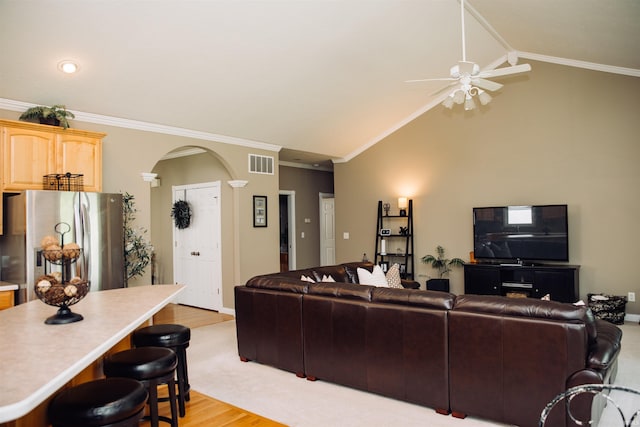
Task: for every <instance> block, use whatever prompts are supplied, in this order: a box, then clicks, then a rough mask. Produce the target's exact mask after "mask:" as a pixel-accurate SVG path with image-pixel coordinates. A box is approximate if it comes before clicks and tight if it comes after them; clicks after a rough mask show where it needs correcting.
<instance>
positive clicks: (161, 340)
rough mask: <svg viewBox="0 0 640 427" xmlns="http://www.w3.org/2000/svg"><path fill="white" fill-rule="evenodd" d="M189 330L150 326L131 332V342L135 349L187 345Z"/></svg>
mask: <svg viewBox="0 0 640 427" xmlns="http://www.w3.org/2000/svg"><path fill="white" fill-rule="evenodd" d="M190 339H191V329H189V328H187V327H186V326H182V325H173V324H166V325H152V326H147V327H145V328H141V329H138V330H136V331H134V332H133V335H132V340H133V344H134V345H135V346H136V347H142V346H157V347H178V346H181V345H189V340H190Z"/></svg>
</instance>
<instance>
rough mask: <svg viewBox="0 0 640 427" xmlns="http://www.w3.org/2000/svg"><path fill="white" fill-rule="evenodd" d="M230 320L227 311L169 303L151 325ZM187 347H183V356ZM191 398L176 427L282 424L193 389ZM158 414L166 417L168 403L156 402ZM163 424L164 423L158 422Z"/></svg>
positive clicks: (268, 426) (275, 426)
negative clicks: (184, 414) (219, 311)
mask: <svg viewBox="0 0 640 427" xmlns="http://www.w3.org/2000/svg"><path fill="white" fill-rule="evenodd" d="M231 319H233V316H230V315H228V314H220V313H217V312H214V311H209V310H202V309H199V308H193V307H188V306H184V305H178V304H169V305H168V306H166V307H165V308H164V309H162V310H161V311H160V312H159V313H158V314H156V315H155V316H154V317H153V322H154V323H155V324H160V323H178V324H180V325H184V326H188V327H189V328H192V329H193V328H197V327H200V326H205V325H212V324H214V323H219V322H224V321H227V320H231ZM188 357H189V350H187V358H188ZM190 394H191V400H190V401H189V402H187V403H186V412H187V414H186V416H185V417H184V418H180V420H179V425H180V427H196V426H197V427H202V426H225V427H226V426H233V427H248V426H251V427H255V426H258V427H278V426H284V424H280V423H277V422H275V421H272V420H270V419H267V418H264V417H261V416H259V415H256V414H253V413H251V412H248V411H245V410H244V409H241V408H237V407H235V406H233V405H229V404H227V403H224V402H221V401H219V400H216V399H213V398H211V397H209V396H206V395H204V394H201V393H198V391H197V390H191V393H190ZM160 415H165V416H169V415H170V411H169V407H168V403H166V402H163V403H160ZM149 424H150V423H149V422H144V423H141V424H140V425H141V426H144V427H147V426H149ZM162 424H165V423H161V425H162Z"/></svg>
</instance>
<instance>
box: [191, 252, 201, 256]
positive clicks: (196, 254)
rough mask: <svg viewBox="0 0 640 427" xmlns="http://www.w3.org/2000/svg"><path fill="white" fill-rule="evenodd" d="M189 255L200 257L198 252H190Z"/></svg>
mask: <svg viewBox="0 0 640 427" xmlns="http://www.w3.org/2000/svg"><path fill="white" fill-rule="evenodd" d="M191 255H193V256H200V252H191Z"/></svg>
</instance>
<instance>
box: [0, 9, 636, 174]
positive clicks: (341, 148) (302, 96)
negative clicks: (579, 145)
mask: <svg viewBox="0 0 640 427" xmlns="http://www.w3.org/2000/svg"><path fill="white" fill-rule="evenodd" d="M467 9H468V10H467V13H466V15H465V16H466V17H465V19H466V41H467V59H468V60H470V61H474V62H476V63H478V64H479V65H480V67H481V68H487V67H495V66H499V65H501V64H503V63H504V61H505V57H506V54H507V52H509V51H517V52H519V56H520V58H521V59H520V63H522V62H526V60H527V59H534V60H543V61H551V62H558V63H564V64H570V65H578V66H584V67H587V68H594V69H602V70H606V71H611V72H618V73H622V74H628V75H632V76H638V77H640V47H639V44H640V43H639V42H640V24H639V22H640V1H638V0H518V1H514V0H468V1H467ZM63 59H73V60H75V61H77V62H78V63H79V64H80V67H81V68H80V71H79V72H78V73H77V74H76V75H73V76H68V75H64V74H62V73H61V72H59V71H58V70H57V69H56V65H57V63H58V62H59V61H61V60H63ZM460 59H461V37H460V4H459V2H458V1H457V0H278V1H276V0H262V1H261V0H208V1H205V0H201V1H191V0H156V1H142V0H108V1H107V0H0V101H2V102H0V108H9V109H16V110H18V109H19V108H20V109H24V108H23V107H24V104H23V103H31V104H38V105H52V104H66V105H67V107H68V108H69V109H71V110H72V111H74V112H76V113H77V115H78V118H82V119H83V120H88V121H91V120H97V121H100V120H103V122H104V120H105V117H103V116H106V118H108V120H109V122H110V123H115V124H118V125H123V126H128V125H133V126H138V125H140V124H139V123H138V122H145V126H148V125H147V124H146V123H151V124H159V125H164V126H168V127H169V128H165V129H168V131H169V132H177V133H180V132H182V131H184V132H190V133H191V134H196V132H197V135H200V136H202V135H204V137H205V138H211V139H218V140H222V141H226V142H231V143H241V144H255V143H258V144H257V146H259V147H262V146H263V145H261V144H263V143H264V144H267V145H264V146H263V147H265V148H270V149H275V150H277V149H279V148H280V147H284V148H285V149H286V150H284V151H283V152H282V154H281V159H284V160H290V161H293V160H295V159H300V161H310V162H315V161H319V160H320V159H322V158H334V159H340V158H346V159H348V158H351V157H353V156H354V155H357V154H358V153H360V152H361V151H363V150H364V149H366V148H367V147H369V146H371V145H372V144H375V143H376V142H377V141H378V140H379V139H380V138H382V137H384V136H385V135H387V134H388V133H390V132H392V131H393V130H394V129H396V128H397V127H399V126H401V125H402V124H404V123H406V122H408V121H410V120H412V119H413V118H415V117H416V116H418V115H419V114H421V113H422V112H424V111H426V110H427V109H429V108H431V107H432V106H433V105H435V104H437V101H438V99H434V98H433V97H431V96H430V94H431V93H433V92H434V91H436V90H437V89H439V88H441V87H442V85H441V84H439V83H438V82H428V83H420V84H407V83H404V81H405V80H407V79H416V78H434V77H446V76H448V73H449V68H450V67H451V66H452V65H455V64H456V63H457V61H458V60H460ZM505 90H509V87H508V84H507V85H505V87H504V88H503V89H502V91H505ZM14 101H18V102H14ZM119 119H127V120H128V121H123V120H119ZM132 121H133V122H132ZM152 128H153V126H152ZM175 128H178V129H175ZM289 150H293V151H289ZM307 152H308V153H316V154H318V155H309V154H307Z"/></svg>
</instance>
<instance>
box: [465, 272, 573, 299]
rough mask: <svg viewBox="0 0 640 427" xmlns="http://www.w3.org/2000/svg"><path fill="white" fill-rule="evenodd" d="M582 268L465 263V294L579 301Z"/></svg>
mask: <svg viewBox="0 0 640 427" xmlns="http://www.w3.org/2000/svg"><path fill="white" fill-rule="evenodd" d="M579 271H580V266H579V265H548V264H547V265H541V264H538V265H524V264H465V265H464V293H465V294H479V295H504V296H511V297H528V298H542V297H543V296H545V295H547V294H549V295H550V297H551V299H552V300H553V301H560V302H568V303H573V302H576V301H577V300H578V299H579V298H580V290H579Z"/></svg>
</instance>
